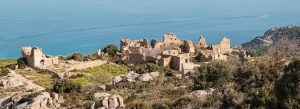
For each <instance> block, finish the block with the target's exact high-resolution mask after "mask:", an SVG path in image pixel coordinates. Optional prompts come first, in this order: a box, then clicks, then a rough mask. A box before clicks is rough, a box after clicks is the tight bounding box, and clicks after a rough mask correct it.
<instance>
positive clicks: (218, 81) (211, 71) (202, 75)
mask: <svg viewBox="0 0 300 109" xmlns="http://www.w3.org/2000/svg"><path fill="white" fill-rule="evenodd" d="M233 71H234V66H233V65H231V64H230V63H228V62H224V61H215V62H211V63H209V64H204V65H202V66H200V67H199V68H198V71H197V73H198V75H197V76H196V78H195V88H196V89H205V88H209V87H222V86H223V85H225V84H226V83H227V82H230V81H231V80H232V79H233Z"/></svg>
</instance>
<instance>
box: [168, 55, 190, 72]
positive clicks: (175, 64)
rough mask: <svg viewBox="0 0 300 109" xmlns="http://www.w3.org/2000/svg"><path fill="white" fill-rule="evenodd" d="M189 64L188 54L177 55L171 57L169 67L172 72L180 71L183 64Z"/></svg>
mask: <svg viewBox="0 0 300 109" xmlns="http://www.w3.org/2000/svg"><path fill="white" fill-rule="evenodd" d="M189 62H190V55H189V53H184V54H179V55H178V56H172V60H171V64H170V67H171V68H172V69H174V70H178V71H182V70H183V64H186V63H189Z"/></svg>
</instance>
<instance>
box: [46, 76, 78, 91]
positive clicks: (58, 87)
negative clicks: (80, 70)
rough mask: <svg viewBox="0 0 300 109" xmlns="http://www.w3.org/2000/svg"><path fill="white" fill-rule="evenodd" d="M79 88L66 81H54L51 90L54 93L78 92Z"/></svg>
mask: <svg viewBox="0 0 300 109" xmlns="http://www.w3.org/2000/svg"><path fill="white" fill-rule="evenodd" d="M80 89H81V86H80V85H79V84H76V83H74V82H72V81H70V80H67V79H61V80H56V81H55V83H54V85H53V88H52V90H53V91H54V92H56V93H62V92H64V93H70V92H80Z"/></svg>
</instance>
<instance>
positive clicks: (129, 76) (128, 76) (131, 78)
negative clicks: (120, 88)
mask: <svg viewBox="0 0 300 109" xmlns="http://www.w3.org/2000/svg"><path fill="white" fill-rule="evenodd" d="M139 76H140V74H138V73H134V72H133V71H130V72H129V73H127V74H126V75H125V77H124V81H127V82H135V80H136V79H137V78H138V77H139Z"/></svg>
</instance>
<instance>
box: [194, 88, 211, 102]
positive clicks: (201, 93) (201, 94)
mask: <svg viewBox="0 0 300 109" xmlns="http://www.w3.org/2000/svg"><path fill="white" fill-rule="evenodd" d="M214 91H215V89H212V88H209V89H207V90H195V91H193V92H191V93H189V97H196V98H198V99H199V100H200V101H204V100H206V99H207V97H208V96H209V95H212V93H213V92H214Z"/></svg>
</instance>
